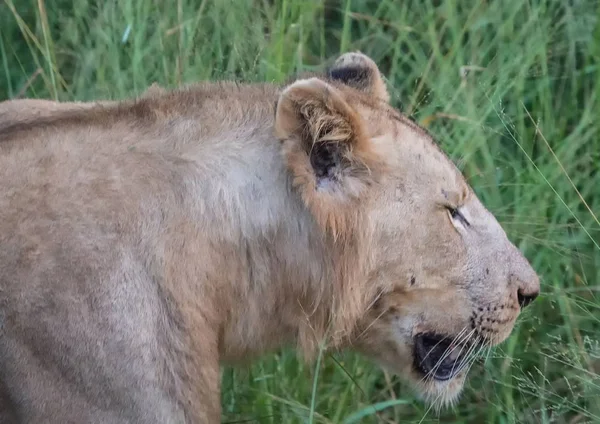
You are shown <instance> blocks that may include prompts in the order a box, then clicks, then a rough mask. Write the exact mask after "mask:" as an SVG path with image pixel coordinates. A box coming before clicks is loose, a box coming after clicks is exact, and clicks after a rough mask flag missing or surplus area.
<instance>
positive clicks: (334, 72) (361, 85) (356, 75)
mask: <svg viewBox="0 0 600 424" xmlns="http://www.w3.org/2000/svg"><path fill="white" fill-rule="evenodd" d="M327 74H328V76H329V78H331V79H332V80H335V81H340V82H342V83H344V84H346V85H348V86H350V87H352V88H355V89H357V90H359V91H362V92H364V93H366V94H369V95H371V96H373V97H377V98H379V99H381V100H383V101H385V102H389V100H390V95H389V94H388V91H387V88H386V86H385V81H384V80H383V77H382V76H381V72H379V68H378V67H377V65H376V64H375V62H374V61H373V59H371V58H370V57H368V56H366V55H364V54H362V53H360V52H356V53H345V54H343V55H341V56H340V57H339V58H338V59H337V60H336V61H335V63H334V64H333V66H332V67H331V68H330V69H329V70H328V72H327Z"/></svg>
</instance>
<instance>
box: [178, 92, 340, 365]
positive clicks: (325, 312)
mask: <svg viewBox="0 0 600 424" xmlns="http://www.w3.org/2000/svg"><path fill="white" fill-rule="evenodd" d="M255 98H256V97H251V96H250V97H249V98H246V97H244V96H234V101H233V105H234V106H235V108H236V109H235V110H234V111H231V112H230V113H226V112H225V111H223V115H222V116H228V119H227V120H226V121H224V120H223V119H221V120H220V121H219V122H220V125H221V126H220V127H213V128H206V127H205V126H204V127H203V126H201V125H200V126H198V127H197V131H198V133H197V134H196V135H195V136H192V137H190V126H189V124H190V122H193V117H191V119H192V120H187V119H185V120H181V125H182V126H183V128H182V129H181V131H185V133H186V135H187V137H186V138H187V139H188V140H194V139H195V140H201V142H199V143H198V142H196V143H193V142H190V143H189V144H188V145H187V146H185V149H183V148H182V147H181V145H179V146H178V148H179V149H181V151H180V155H181V157H184V158H185V159H187V160H189V161H191V162H192V163H193V166H192V167H190V170H191V171H190V174H189V175H188V176H187V178H186V179H185V184H186V191H187V194H188V195H187V196H186V199H187V205H186V208H187V210H188V211H189V213H190V214H191V215H192V216H193V219H194V221H195V222H196V223H197V225H198V227H199V228H200V233H201V237H202V239H201V240H200V242H201V243H203V246H202V247H201V250H202V251H203V256H204V259H203V260H204V261H205V262H210V267H212V269H209V270H208V272H206V274H207V275H209V276H210V277H209V279H208V280H207V281H205V283H206V284H207V285H213V284H215V283H218V284H219V286H220V290H218V295H216V296H217V297H216V298H215V299H213V304H214V305H217V306H218V308H217V309H218V312H216V313H217V314H218V315H219V316H218V319H219V320H220V322H221V326H222V333H221V337H220V350H221V354H222V357H223V359H224V360H226V361H237V360H240V359H243V358H247V357H248V356H251V355H255V354H260V353H262V352H265V351H269V350H272V349H276V348H278V347H280V346H282V345H286V344H298V345H300V348H301V349H302V350H303V351H304V352H305V353H307V354H309V353H311V351H314V350H315V347H316V346H317V345H318V344H319V343H321V341H322V338H323V337H324V335H325V333H326V331H327V326H328V324H330V320H331V318H332V315H333V310H332V308H333V305H334V294H335V293H334V292H335V290H334V287H335V281H334V280H335V279H336V278H339V277H340V276H339V275H338V274H339V272H336V269H334V266H333V264H334V262H335V261H336V260H337V258H336V256H337V257H339V252H338V254H336V255H334V252H332V247H331V245H329V244H328V242H327V239H326V237H323V235H322V232H321V230H320V229H319V228H318V226H317V224H316V222H315V220H314V219H313V217H312V216H311V215H310V213H309V212H308V210H307V209H306V207H305V206H304V204H303V203H302V201H301V200H300V198H299V196H298V195H297V194H296V193H295V192H294V190H293V189H292V187H291V181H290V178H289V174H288V172H287V170H286V168H285V166H284V163H283V160H282V157H281V153H280V143H279V141H278V140H277V139H276V138H275V136H274V134H273V115H274V114H273V104H274V102H275V100H276V97H275V95H273V97H272V98H271V99H269V98H268V97H267V96H262V97H261V98H260V100H255ZM225 104H228V105H229V106H230V107H231V102H229V101H227V102H225V103H224V105H225ZM224 105H220V104H219V103H218V102H213V103H211V104H210V105H209V106H210V109H211V112H210V113H213V112H214V111H219V110H221V108H224V107H225V106H224ZM223 110H224V109H223ZM244 111H246V113H244ZM197 113H199V114H203V113H204V111H202V110H198V111H197ZM198 119H200V118H198ZM213 122H214V121H213ZM172 131H173V132H174V133H177V132H178V131H179V129H178V128H173V129H172ZM223 258H225V259H223ZM338 295H339V293H338Z"/></svg>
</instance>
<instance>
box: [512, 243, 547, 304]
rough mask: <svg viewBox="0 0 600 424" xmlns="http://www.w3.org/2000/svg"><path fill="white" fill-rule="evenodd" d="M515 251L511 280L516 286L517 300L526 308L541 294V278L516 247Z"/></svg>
mask: <svg viewBox="0 0 600 424" xmlns="http://www.w3.org/2000/svg"><path fill="white" fill-rule="evenodd" d="M513 252H514V256H513V257H512V262H511V268H512V269H511V270H512V273H511V274H512V275H511V280H512V284H513V287H515V288H516V292H517V293H516V294H517V301H518V302H519V305H520V306H521V308H524V307H525V306H527V305H529V304H530V303H531V302H533V301H534V300H535V298H536V297H538V295H539V294H540V278H539V277H538V275H537V273H536V272H535V271H534V270H533V268H532V267H531V265H530V264H529V262H528V261H527V259H525V257H524V256H523V255H522V254H521V252H519V251H518V250H517V249H516V248H514V250H513Z"/></svg>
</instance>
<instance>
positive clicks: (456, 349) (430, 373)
mask: <svg viewBox="0 0 600 424" xmlns="http://www.w3.org/2000/svg"><path fill="white" fill-rule="evenodd" d="M453 341H454V339H453V338H452V337H446V336H440V335H438V334H432V333H421V334H417V335H416V336H415V341H414V344H415V347H414V349H415V352H414V358H415V368H416V369H417V370H418V371H419V372H420V373H422V374H423V375H424V377H425V378H429V377H431V378H433V379H435V380H438V381H446V380H450V379H451V378H453V377H455V376H456V375H457V374H458V373H459V372H460V371H462V370H463V369H464V368H465V366H466V365H467V362H468V361H467V360H466V357H467V352H468V351H469V347H468V345H465V344H460V345H459V344H456V343H453Z"/></svg>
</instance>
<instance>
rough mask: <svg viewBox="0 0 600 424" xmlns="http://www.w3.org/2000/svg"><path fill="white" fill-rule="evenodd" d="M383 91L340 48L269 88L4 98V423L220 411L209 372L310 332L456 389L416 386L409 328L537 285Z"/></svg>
mask: <svg viewBox="0 0 600 424" xmlns="http://www.w3.org/2000/svg"><path fill="white" fill-rule="evenodd" d="M348 64H351V65H352V66H353V67H359V68H360V67H362V68H360V71H361V72H359V73H358V74H357V73H353V74H352V75H359V76H360V78H358V79H357V78H354V79H352V78H348V79H345V77H344V75H346V76H347V75H350V73H348V72H344V71H345V68H344V67H346V66H348ZM388 98H389V96H388V95H387V91H386V90H385V84H384V82H383V80H382V79H381V76H380V74H379V70H378V69H377V67H376V66H375V65H374V63H373V62H372V60H371V59H369V58H367V57H366V56H364V55H361V54H359V53H352V54H350V55H347V56H342V58H340V59H339V60H338V61H337V62H336V64H334V67H333V68H332V70H331V71H330V73H329V74H327V75H324V76H321V77H319V78H316V77H314V78H308V79H303V80H298V81H295V82H292V83H291V84H289V85H286V86H284V87H276V86H271V85H237V84H232V83H218V84H201V85H198V86H193V87H190V88H188V89H183V90H177V91H172V92H168V91H166V90H163V89H160V88H156V87H155V88H152V89H151V90H150V91H149V93H148V94H147V95H146V96H143V97H141V98H139V99H137V100H128V101H124V102H118V103H117V102H100V103H94V104H91V103H89V104H88V103H83V104H82V103H67V104H59V103H55V102H49V101H38V100H16V101H8V102H4V103H0V180H1V181H2V185H1V188H0V400H1V402H0V408H2V410H0V417H3V416H2V413H4V417H6V418H5V421H6V422H11V421H9V420H13V421H15V422H39V423H43V422H48V423H55V422H56V423H58V422H60V423H67V422H78V423H83V422H86V423H87V422H90V423H91V422H103V423H121V422H129V423H131V422H136V423H138V422H139V423H142V422H143V423H146V422H161V423H176V422H177V423H179V422H189V423H204V422H211V423H212V422H215V423H216V422H219V417H220V406H219V405H220V394H219V390H220V388H219V365H220V364H224V363H236V362H246V361H247V360H248V359H251V358H253V357H256V356H257V355H261V354H263V353H265V352H268V351H272V350H274V349H277V348H279V347H281V346H284V345H296V346H297V347H298V348H299V350H300V351H301V352H302V353H303V355H304V356H305V357H306V358H311V357H312V356H314V354H315V351H316V349H317V346H318V345H319V344H320V343H325V344H326V346H327V347H328V348H331V349H344V348H353V349H356V350H358V351H360V352H363V353H365V354H366V355H368V356H369V357H371V358H373V359H374V360H376V361H378V362H379V363H381V364H382V365H383V366H386V367H388V368H390V369H391V370H392V371H394V372H398V373H399V374H401V375H403V376H404V377H406V378H408V379H409V380H412V381H414V383H415V385H416V387H417V388H418V389H419V390H420V392H421V393H422V394H423V395H424V396H425V397H429V398H431V400H432V401H436V402H438V403H444V402H451V401H453V400H454V399H455V398H456V397H457V395H458V394H459V392H460V390H461V387H462V383H463V381H464V378H465V373H466V371H465V372H463V371H461V372H460V373H459V374H458V375H457V376H456V377H454V378H452V379H451V380H449V381H446V382H440V381H435V380H432V379H427V378H425V379H424V378H423V376H422V375H419V373H418V371H417V370H416V369H415V368H414V366H413V363H414V358H413V349H414V348H413V337H414V336H415V334H418V333H421V332H437V333H440V334H447V335H449V336H456V335H459V334H466V333H465V331H463V330H465V329H468V330H469V337H470V338H471V339H477V340H479V341H482V342H485V343H486V344H488V345H494V344H497V343H499V342H501V341H502V340H504V339H505V338H506V337H508V335H509V334H510V332H511V330H512V327H513V325H514V321H515V319H516V317H517V315H518V313H519V310H520V308H519V305H518V302H517V297H518V296H517V292H518V291H519V292H520V293H522V294H527V295H534V294H536V293H537V291H538V290H539V282H538V279H537V276H536V274H535V272H534V271H533V270H532V269H531V267H530V266H529V264H528V263H527V261H526V260H525V259H524V258H523V257H522V255H521V254H520V253H519V252H518V250H517V249H516V248H515V247H514V246H513V245H512V244H511V243H510V242H509V241H508V240H507V238H506V236H505V234H504V232H503V231H502V229H501V228H500V226H499V225H498V223H497V222H496V220H495V219H494V217H493V216H492V215H491V214H490V213H489V212H488V211H487V210H486V209H485V208H484V207H483V206H482V205H481V203H480V202H479V200H478V199H477V198H476V196H475V194H474V193H473V191H472V190H471V188H470V187H469V186H468V185H467V183H466V181H465V180H464V178H463V177H462V176H461V175H460V173H459V172H458V170H457V169H456V168H455V167H454V165H453V164H452V162H451V161H450V160H449V159H448V158H447V157H446V156H445V155H444V154H443V153H442V152H441V151H440V149H439V148H438V147H437V146H436V145H435V143H434V142H433V141H432V139H431V137H430V136H429V135H428V134H427V133H426V132H425V131H424V130H422V129H420V128H419V127H418V126H417V125H416V124H414V123H413V122H411V121H409V120H408V119H407V118H405V117H403V116H402V115H400V114H399V113H398V112H396V111H395V110H394V109H393V108H392V107H390V106H389V104H388V103H387V100H388ZM447 207H452V208H454V207H460V210H461V211H462V214H463V215H464V216H465V217H466V218H467V219H468V220H469V222H470V224H469V225H468V226H467V225H466V224H464V225H463V224H461V222H459V221H457V220H455V219H453V218H452V217H451V216H450V215H449V213H448V209H447Z"/></svg>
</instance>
